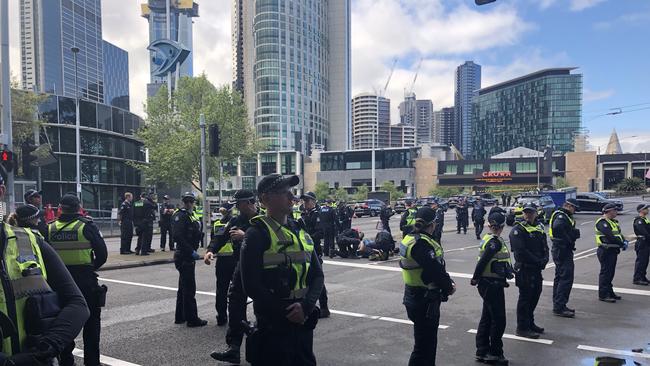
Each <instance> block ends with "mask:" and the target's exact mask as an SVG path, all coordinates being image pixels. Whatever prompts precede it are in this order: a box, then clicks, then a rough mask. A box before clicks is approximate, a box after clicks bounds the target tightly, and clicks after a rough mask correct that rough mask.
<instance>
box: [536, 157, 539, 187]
mask: <svg viewBox="0 0 650 366" xmlns="http://www.w3.org/2000/svg"><path fill="white" fill-rule="evenodd" d="M536 168H537V191H538V192H539V153H538V154H537V167H536Z"/></svg>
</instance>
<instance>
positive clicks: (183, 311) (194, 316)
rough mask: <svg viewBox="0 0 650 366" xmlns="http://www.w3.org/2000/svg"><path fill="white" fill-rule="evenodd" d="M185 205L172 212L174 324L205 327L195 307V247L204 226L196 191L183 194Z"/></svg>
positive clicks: (196, 256) (196, 257) (197, 257)
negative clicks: (175, 285) (175, 284)
mask: <svg viewBox="0 0 650 366" xmlns="http://www.w3.org/2000/svg"><path fill="white" fill-rule="evenodd" d="M181 200H182V201H183V207H182V208H181V209H179V210H178V211H176V212H175V213H174V215H173V216H172V233H173V235H174V242H176V251H175V252H174V266H175V267H176V270H177V271H178V291H177V292H176V314H175V320H174V323H175V324H183V323H187V326H188V327H202V326H204V325H206V324H208V322H207V321H206V320H203V319H201V318H199V315H198V312H197V309H196V298H195V296H196V277H195V262H196V260H197V259H199V258H200V257H199V254H198V253H197V252H196V250H197V249H198V248H199V243H200V242H201V226H200V225H199V221H198V218H197V217H196V215H194V202H195V201H196V198H195V197H194V193H191V192H186V193H184V194H183V196H182V197H181Z"/></svg>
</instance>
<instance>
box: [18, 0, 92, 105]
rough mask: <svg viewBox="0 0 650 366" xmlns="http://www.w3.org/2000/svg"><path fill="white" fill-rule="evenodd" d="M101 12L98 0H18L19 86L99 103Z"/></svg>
mask: <svg viewBox="0 0 650 366" xmlns="http://www.w3.org/2000/svg"><path fill="white" fill-rule="evenodd" d="M101 17H102V10H101V2H100V0H65V1H63V0H20V41H21V42H20V44H21V47H20V48H21V52H20V54H21V64H22V70H21V74H22V82H23V88H24V89H29V90H34V91H37V92H41V93H56V94H59V95H64V96H69V97H82V98H84V99H87V100H92V101H97V102H103V101H104V56H103V49H104V44H103V40H102V21H101ZM73 47H76V48H78V49H79V52H78V53H77V55H76V63H75V54H74V53H73V52H72V49H73Z"/></svg>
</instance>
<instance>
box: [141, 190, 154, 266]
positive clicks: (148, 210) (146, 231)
mask: <svg viewBox="0 0 650 366" xmlns="http://www.w3.org/2000/svg"><path fill="white" fill-rule="evenodd" d="M157 209H158V205H156V203H155V202H154V201H153V199H152V198H151V196H150V195H145V196H144V198H143V217H142V234H143V235H144V237H143V239H142V244H141V245H142V247H141V248H140V255H149V253H153V252H155V250H154V249H151V241H152V240H153V223H154V221H156V211H157ZM138 239H139V237H138ZM136 254H138V253H137V250H136Z"/></svg>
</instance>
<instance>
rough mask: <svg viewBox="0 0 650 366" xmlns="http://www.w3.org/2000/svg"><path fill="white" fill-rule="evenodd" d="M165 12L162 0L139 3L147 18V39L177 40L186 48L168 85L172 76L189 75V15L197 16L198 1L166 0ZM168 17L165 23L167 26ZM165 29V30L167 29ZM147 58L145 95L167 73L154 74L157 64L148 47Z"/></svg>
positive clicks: (163, 80)
mask: <svg viewBox="0 0 650 366" xmlns="http://www.w3.org/2000/svg"><path fill="white" fill-rule="evenodd" d="M169 5H170V7H169V14H168V13H167V1H166V0H148V1H147V3H144V4H142V5H141V10H142V17H143V18H145V19H147V20H148V21H149V43H150V44H151V43H153V42H155V41H158V40H171V41H174V42H177V43H179V44H180V45H181V46H182V47H184V48H185V49H187V50H189V51H190V52H189V55H188V56H187V58H185V60H183V61H182V62H181V63H180V65H179V66H178V67H177V68H176V70H177V71H176V72H175V73H173V74H172V80H171V82H172V89H173V88H174V85H176V79H177V78H180V77H183V76H193V75H194V70H193V54H194V53H193V40H192V23H193V22H194V21H193V20H192V18H196V17H198V16H199V5H198V4H197V3H195V2H194V1H192V0H169ZM168 17H169V23H170V24H169V26H168ZM168 32H169V33H168ZM151 53H152V57H150V58H149V69H150V74H151V80H150V83H149V84H148V85H147V95H148V96H153V95H155V94H156V93H157V92H158V89H160V87H161V86H162V85H163V84H166V83H167V81H168V80H167V76H166V75H164V76H158V75H155V71H156V70H157V69H158V68H159V65H158V64H157V63H156V62H160V61H157V60H156V58H155V57H153V56H154V53H155V51H151Z"/></svg>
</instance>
